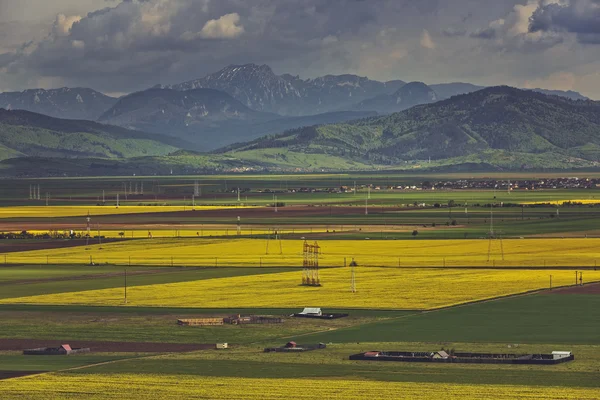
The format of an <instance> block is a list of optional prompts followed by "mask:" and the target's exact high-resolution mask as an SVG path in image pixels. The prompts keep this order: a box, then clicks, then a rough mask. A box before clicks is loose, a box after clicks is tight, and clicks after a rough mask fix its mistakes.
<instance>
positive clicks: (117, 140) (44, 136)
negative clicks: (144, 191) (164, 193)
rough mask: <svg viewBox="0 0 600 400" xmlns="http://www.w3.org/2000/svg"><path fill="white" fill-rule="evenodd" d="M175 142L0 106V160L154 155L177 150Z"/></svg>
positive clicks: (142, 133) (96, 124)
mask: <svg viewBox="0 0 600 400" xmlns="http://www.w3.org/2000/svg"><path fill="white" fill-rule="evenodd" d="M177 144H178V143H177V142H176V139H172V138H168V137H163V136H160V135H153V134H147V133H144V132H136V131H131V130H127V129H123V128H118V127H112V126H109V125H102V124H98V123H95V122H90V121H71V120H62V119H57V118H51V117H47V116H44V115H41V114H35V113H30V112H26V111H6V110H1V109H0V159H8V158H14V157H24V156H30V157H64V158H71V157H101V158H128V157H140V156H156V155H166V154H169V153H171V152H173V151H175V150H177V147H176V145H177Z"/></svg>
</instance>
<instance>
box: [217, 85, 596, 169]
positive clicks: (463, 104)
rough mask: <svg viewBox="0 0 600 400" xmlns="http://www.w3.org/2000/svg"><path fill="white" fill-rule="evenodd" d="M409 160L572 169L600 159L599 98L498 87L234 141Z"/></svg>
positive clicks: (244, 148) (249, 148) (240, 151)
mask: <svg viewBox="0 0 600 400" xmlns="http://www.w3.org/2000/svg"><path fill="white" fill-rule="evenodd" d="M265 149H280V151H282V150H281V149H286V150H287V151H291V152H294V153H305V154H311V155H314V154H322V155H323V154H325V155H328V156H330V157H334V156H335V157H341V158H344V159H347V160H352V161H354V162H357V163H364V164H379V165H388V166H398V167H402V166H406V164H414V163H415V162H418V161H419V160H421V161H423V160H429V159H430V158H431V160H432V163H433V164H456V163H463V162H466V163H471V162H474V161H475V162H486V163H489V164H492V165H496V166H498V167H502V168H523V167H528V168H570V167H582V166H593V165H595V163H596V162H598V161H600V103H598V102H593V101H573V100H569V99H566V98H562V97H557V96H547V95H544V94H541V93H536V92H532V91H523V90H519V89H514V88H509V87H494V88H488V89H484V90H481V91H478V92H475V93H469V94H466V95H461V96H455V97H452V98H451V99H448V100H445V101H441V102H438V103H434V104H429V105H423V106H417V107H413V108H411V109H409V110H406V111H403V112H399V113H395V114H390V115H388V116H383V117H374V118H367V119H362V120H359V121H356V122H353V123H346V124H333V125H324V126H318V127H306V128H301V129H297V130H292V131H288V132H285V133H283V134H280V135H274V136H273V135H272V136H267V137H264V138H261V139H258V140H255V141H252V142H249V143H245V144H238V145H233V146H230V147H228V148H225V149H223V150H222V152H233V151H235V155H236V156H237V157H244V155H245V154H248V153H250V154H252V153H253V152H256V151H263V152H264V151H265Z"/></svg>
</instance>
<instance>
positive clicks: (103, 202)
mask: <svg viewBox="0 0 600 400" xmlns="http://www.w3.org/2000/svg"><path fill="white" fill-rule="evenodd" d="M105 203H106V201H105V199H104V189H102V205H104V204H105Z"/></svg>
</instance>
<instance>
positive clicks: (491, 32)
mask: <svg viewBox="0 0 600 400" xmlns="http://www.w3.org/2000/svg"><path fill="white" fill-rule="evenodd" d="M496 33H497V30H496V29H494V28H486V29H481V30H478V31H475V32H473V33H471V34H470V35H469V36H471V37H472V38H476V39H495V38H496V36H497V35H496Z"/></svg>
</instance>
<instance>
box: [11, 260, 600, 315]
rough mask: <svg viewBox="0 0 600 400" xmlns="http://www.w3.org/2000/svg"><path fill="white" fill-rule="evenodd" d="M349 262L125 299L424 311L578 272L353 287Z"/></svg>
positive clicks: (84, 296)
mask: <svg viewBox="0 0 600 400" xmlns="http://www.w3.org/2000/svg"><path fill="white" fill-rule="evenodd" d="M350 274H351V272H350V268H331V269H322V270H321V272H320V277H321V282H322V284H323V286H322V287H304V286H301V285H300V284H301V282H302V281H301V277H302V275H301V272H300V271H298V272H282V273H271V274H266V275H248V276H242V277H238V276H236V277H229V278H216V279H207V280H198V281H186V282H180V283H168V284H154V285H146V286H134V287H131V288H129V290H128V292H127V305H128V306H141V307H207V308H234V307H255V308H275V307H287V308H301V307H304V306H327V307H336V308H363V309H400V310H402V309H404V310H425V309H434V308H439V307H448V306H452V305H456V304H462V303H468V302H473V301H481V300H485V299H491V298H497V297H501V296H508V295H513V294H518V293H523V292H527V291H532V290H536V289H546V288H548V287H549V279H550V275H552V283H553V286H554V287H558V286H566V285H573V284H574V283H575V279H574V271H564V270H543V271H542V270H515V269H504V270H500V269H496V270H469V269H451V268H448V269H444V270H439V269H426V268H423V269H406V268H369V267H359V268H356V281H357V284H356V287H357V291H356V293H353V292H352V291H351V290H350ZM585 275H586V281H588V282H589V281H600V271H586V274H585ZM123 296H124V293H123V288H122V287H120V288H113V289H99V290H88V291H79V292H71V293H56V294H47V295H39V296H29V297H15V298H7V299H3V300H1V301H0V302H1V303H3V304H79V305H93V306H115V305H119V304H123V303H124V298H123Z"/></svg>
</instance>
